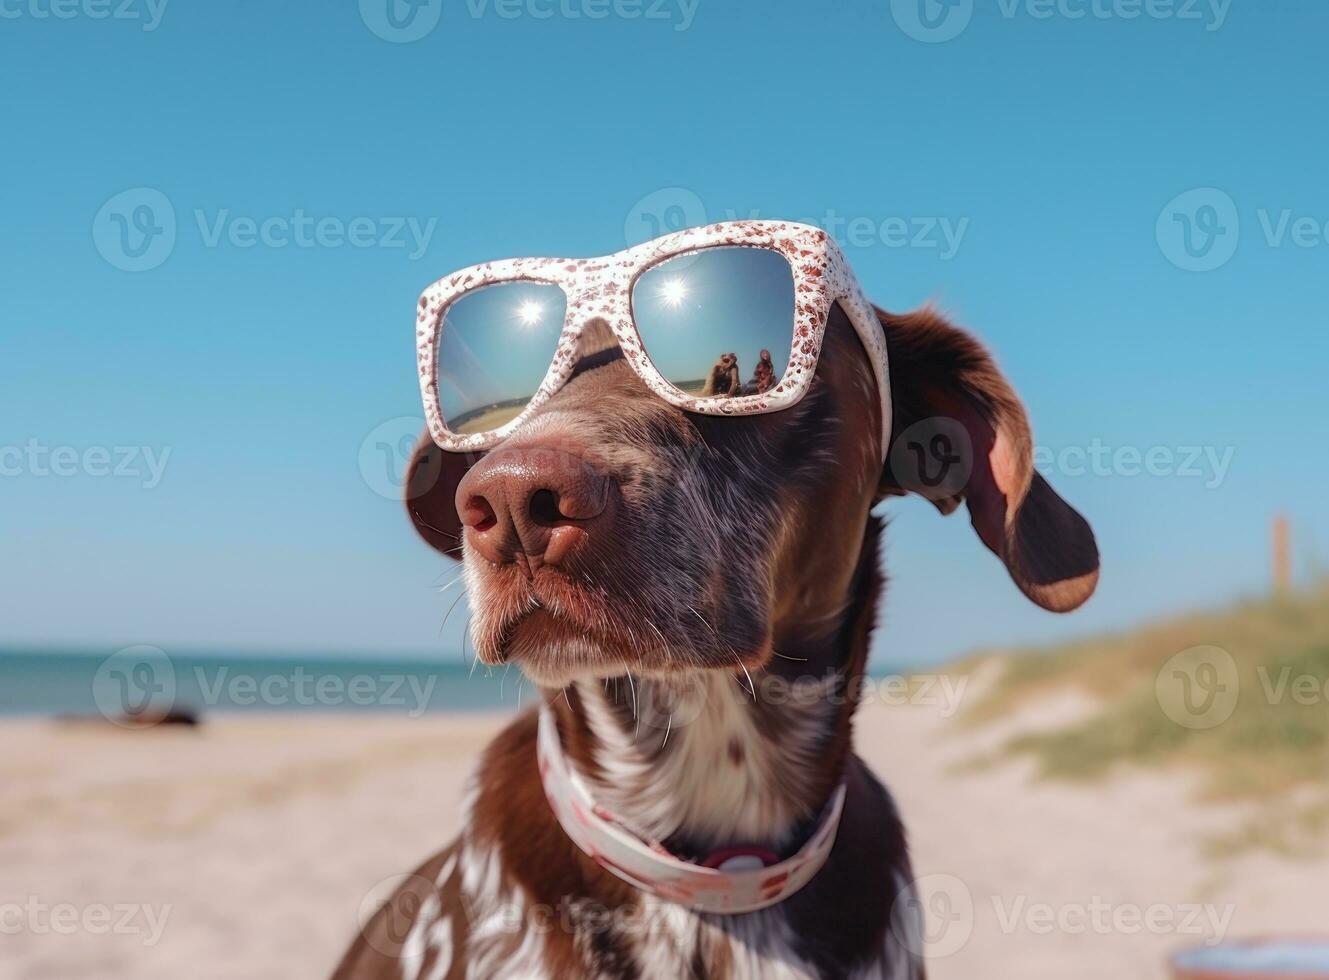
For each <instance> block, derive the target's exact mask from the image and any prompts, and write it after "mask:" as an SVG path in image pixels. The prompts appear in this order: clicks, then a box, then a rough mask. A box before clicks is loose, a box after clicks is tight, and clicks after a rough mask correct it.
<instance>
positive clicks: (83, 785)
mask: <svg viewBox="0 0 1329 980" xmlns="http://www.w3.org/2000/svg"><path fill="white" fill-rule="evenodd" d="M970 697H972V691H971V692H970V693H969V694H967V695H966V699H968V698H970ZM1083 707H1084V705H1083V704H1082V703H1077V702H1076V701H1074V700H1069V699H1065V700H1063V701H1061V702H1058V703H1055V704H1041V705H1040V706H1039V709H1038V712H1037V715H1036V717H1035V716H1033V715H1029V714H1026V716H1024V717H1021V718H1017V719H1014V720H1011V719H1008V720H1007V721H1004V722H1002V723H1001V725H1000V726H999V727H995V726H994V727H991V728H989V729H980V730H978V731H974V730H972V729H966V728H964V727H962V726H961V725H959V724H958V723H957V719H956V718H955V717H952V716H950V712H949V711H948V710H945V709H944V708H942V707H941V706H939V705H936V704H918V703H916V704H908V705H901V704H891V705H886V704H882V703H869V704H867V705H865V706H864V707H863V708H862V709H861V711H860V713H859V715H858V726H857V744H858V748H859V751H860V753H861V754H863V755H864V756H865V757H866V758H867V759H868V760H869V761H870V762H871V763H872V765H873V767H874V769H875V770H876V771H877V772H878V774H879V775H881V776H882V777H883V779H885V780H886V782H887V783H888V785H889V786H890V787H891V788H892V790H893V791H894V792H895V794H896V796H897V799H898V800H899V803H900V806H901V809H902V811H903V814H904V818H905V821H906V824H907V825H908V827H909V831H910V834H911V838H912V847H913V855H914V864H915V870H916V872H917V874H918V876H919V878H920V890H921V892H922V894H923V896H924V901H925V904H926V907H927V908H928V911H929V939H930V941H931V948H930V957H931V962H930V966H929V975H930V976H932V977H936V978H941V980H961V978H973V977H997V978H1001V977H1048V978H1061V977H1067V976H1075V977H1077V978H1104V980H1107V978H1113V980H1120V978H1122V977H1132V978H1154V977H1158V978H1162V977H1166V976H1167V975H1168V974H1167V970H1166V967H1165V958H1166V955H1167V954H1168V952H1169V951H1171V950H1173V949H1176V948H1178V947H1180V946H1186V945H1190V944H1194V943H1198V942H1204V941H1206V940H1211V939H1213V938H1214V937H1215V936H1217V935H1226V936H1230V937H1236V936H1242V935H1249V934H1260V933H1268V932H1279V933H1296V932H1301V931H1308V930H1312V929H1314V928H1316V927H1322V926H1323V904H1324V903H1323V899H1324V895H1325V890H1324V882H1325V881H1326V880H1329V874H1327V873H1329V863H1326V862H1325V861H1324V860H1323V859H1317V860H1308V859H1306V858H1302V857H1298V858H1280V857H1275V856H1273V855H1272V854H1270V853H1268V852H1263V853H1258V852H1257V853H1254V854H1248V855H1244V856H1238V857H1221V856H1220V857H1214V856H1213V855H1211V854H1208V853H1207V849H1206V846H1205V845H1206V841H1208V840H1209V839H1210V838H1211V836H1212V835H1213V834H1216V833H1221V832H1222V831H1223V830H1224V829H1228V828H1231V827H1233V826H1235V825H1236V824H1237V822H1238V821H1240V820H1241V819H1242V817H1243V815H1244V814H1243V811H1242V810H1240V809H1239V808H1237V807H1234V806H1230V805H1224V806H1215V805H1211V804H1202V803H1197V802H1195V799H1194V797H1195V783H1194V781H1193V780H1191V779H1189V778H1188V777H1187V775H1186V774H1185V773H1160V772H1156V771H1154V772H1132V773H1126V774H1121V775H1118V776H1116V777H1114V778H1112V779H1110V780H1109V781H1107V782H1105V783H1100V784H1088V785H1084V786H1077V785H1072V784H1064V783H1046V782H1042V781H1040V780H1038V779H1037V778H1036V776H1035V774H1034V773H1033V771H1032V770H1031V768H1029V766H1028V765H1027V764H1025V763H1022V762H1015V763H1009V762H1004V763H1001V764H999V765H995V766H990V767H982V768H977V769H976V768H975V767H974V766H972V765H970V764H969V763H970V762H971V760H972V759H973V758H974V757H975V756H976V755H981V754H982V753H983V751H984V750H985V748H987V747H990V746H992V745H995V744H996V743H997V742H998V741H999V740H1000V739H1001V738H1003V737H1004V736H1006V735H1009V733H1010V732H1011V730H1012V728H1028V727H1030V726H1033V725H1039V724H1048V723H1049V722H1050V721H1051V720H1054V719H1055V720H1058V721H1064V720H1065V718H1066V717H1067V716H1073V715H1074V714H1075V713H1076V712H1078V711H1081V710H1083ZM503 720H504V716H501V715H429V716H426V717H423V718H420V719H414V720H412V719H397V718H393V719H388V718H375V717H372V716H336V715H304V716H294V715H284V716H256V715H230V716H217V717H213V718H210V719H208V720H207V723H206V724H205V725H204V726H203V727H202V728H200V729H198V730H180V729H165V728H163V729H155V730H149V731H125V730H119V729H115V728H113V727H111V726H109V725H106V724H93V723H86V724H83V723H80V724H72V723H62V722H57V721H51V720H36V719H20V720H15V719H9V720H5V721H4V722H2V723H0V733H2V737H3V739H4V745H5V747H6V750H7V751H6V752H5V753H4V754H3V757H2V758H0V784H3V786H4V794H3V798H2V799H0V868H3V874H2V875H0V930H2V931H0V962H3V964H4V965H3V968H0V972H3V973H4V975H6V976H12V977H21V978H25V980H28V978H31V980H39V978H50V980H78V978H94V977H96V978H102V977H108V976H124V977H128V976H134V977H141V978H167V977H171V978H174V977H180V976H188V977H191V978H212V977H238V976H239V977H246V978H254V980H259V978H321V977H325V976H327V974H328V973H329V972H330V970H331V968H332V967H333V965H334V963H335V962H336V960H337V958H338V957H339V955H340V953H341V952H342V950H343V948H344V947H345V946H346V944H347V943H348V941H349V940H350V938H351V936H352V934H353V932H354V931H355V929H356V925H357V917H358V915H359V914H360V910H361V907H362V905H364V904H365V903H366V902H369V903H372V902H373V898H374V896H375V895H376V894H377V892H376V886H381V885H382V883H383V882H384V880H385V879H388V878H390V877H392V876H393V875H395V874H400V873H403V872H406V871H409V870H411V869H412V868H413V867H414V866H415V865H416V864H417V863H418V862H420V861H421V860H422V859H423V858H424V857H426V856H427V855H429V854H430V853H432V852H433V851H434V850H436V849H437V848H438V847H439V846H441V845H442V844H444V843H445V842H446V841H447V840H448V839H449V838H450V837H451V836H452V835H453V834H454V833H455V832H456V830H457V829H458V802H459V798H460V795H461V790H462V786H463V783H464V781H465V778H466V775H467V773H468V772H469V770H470V768H471V766H472V764H473V760H474V759H475V757H476V755H477V753H478V752H479V750H480V748H481V747H482V746H483V745H484V743H485V742H486V740H487V739H488V738H489V737H490V735H491V734H492V733H493V731H494V730H495V729H496V728H497V727H498V726H499V725H501V724H502V723H503Z"/></svg>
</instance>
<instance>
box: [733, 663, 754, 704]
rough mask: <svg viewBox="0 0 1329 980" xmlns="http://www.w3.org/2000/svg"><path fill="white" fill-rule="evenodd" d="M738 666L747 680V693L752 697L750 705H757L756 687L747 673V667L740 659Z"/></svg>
mask: <svg viewBox="0 0 1329 980" xmlns="http://www.w3.org/2000/svg"><path fill="white" fill-rule="evenodd" d="M738 666H739V667H741V668H742V670H743V674H744V676H745V677H747V679H748V693H749V694H751V695H752V703H753V704H756V703H757V685H756V684H754V683H753V682H752V675H751V674H749V673H748V667H747V664H745V663H743V661H742V660H741V659H740V660H739V661H738ZM734 680H738V678H737V677H735V678H734ZM739 686H740V687H742V685H741V684H740V685H739Z"/></svg>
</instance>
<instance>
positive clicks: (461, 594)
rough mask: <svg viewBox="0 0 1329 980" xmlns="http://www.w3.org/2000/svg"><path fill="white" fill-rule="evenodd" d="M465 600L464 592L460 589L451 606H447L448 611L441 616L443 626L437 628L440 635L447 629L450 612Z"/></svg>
mask: <svg viewBox="0 0 1329 980" xmlns="http://www.w3.org/2000/svg"><path fill="white" fill-rule="evenodd" d="M465 598H466V590H465V589H462V590H461V591H460V592H458V593H457V598H455V599H453V600H452V605H450V606H448V611H447V613H446V614H444V616H443V624H442V625H441V626H439V628H438V631H439V632H440V633H442V632H443V630H444V629H445V628H446V627H447V625H448V619H449V618H450V617H451V616H452V611H453V610H454V609H456V608H457V603H459V602H461V601H462V600H463V599H465Z"/></svg>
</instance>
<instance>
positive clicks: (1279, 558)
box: [1273, 514, 1292, 595]
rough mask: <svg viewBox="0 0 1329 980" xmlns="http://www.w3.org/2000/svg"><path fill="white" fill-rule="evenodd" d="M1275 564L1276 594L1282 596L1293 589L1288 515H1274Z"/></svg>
mask: <svg viewBox="0 0 1329 980" xmlns="http://www.w3.org/2000/svg"><path fill="white" fill-rule="evenodd" d="M1273 563H1274V592H1275V593H1276V594H1279V595H1282V594H1285V593H1286V592H1288V591H1289V590H1290V589H1291V588H1292V546H1291V544H1290V543H1289V539H1288V524H1287V515H1286V514H1275V515H1274V540H1273Z"/></svg>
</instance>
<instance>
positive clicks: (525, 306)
mask: <svg viewBox="0 0 1329 980" xmlns="http://www.w3.org/2000/svg"><path fill="white" fill-rule="evenodd" d="M543 313H544V307H543V306H541V305H540V304H539V303H537V302H536V301H535V300H533V299H528V300H527V301H526V302H525V303H522V304H521V306H519V307H517V319H518V320H520V321H521V324H522V326H524V327H533V326H535V325H536V324H537V323H539V322H540V317H541V315H542V314H543Z"/></svg>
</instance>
